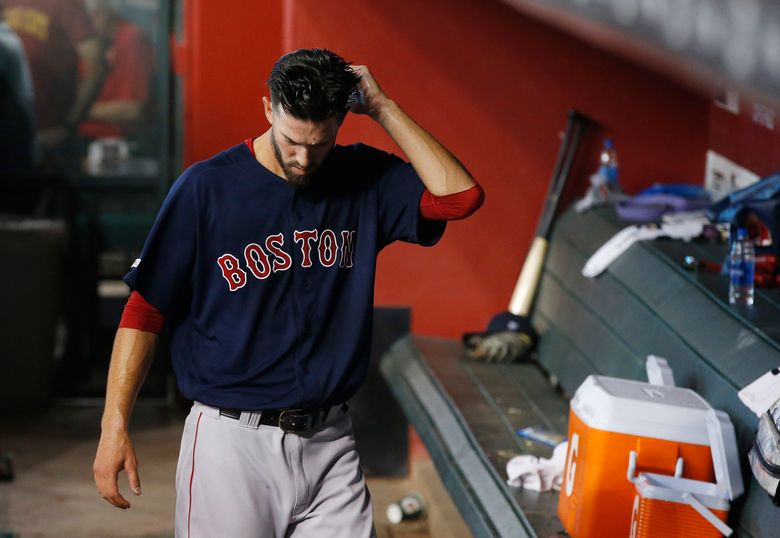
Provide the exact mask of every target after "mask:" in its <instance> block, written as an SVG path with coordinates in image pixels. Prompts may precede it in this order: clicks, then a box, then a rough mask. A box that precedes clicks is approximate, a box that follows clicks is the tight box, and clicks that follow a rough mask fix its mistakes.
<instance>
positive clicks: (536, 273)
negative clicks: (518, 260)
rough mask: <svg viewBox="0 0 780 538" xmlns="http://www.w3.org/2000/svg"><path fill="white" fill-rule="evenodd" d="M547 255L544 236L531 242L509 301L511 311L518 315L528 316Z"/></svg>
mask: <svg viewBox="0 0 780 538" xmlns="http://www.w3.org/2000/svg"><path fill="white" fill-rule="evenodd" d="M546 256H547V240H546V239H545V238H544V237H536V238H535V239H534V242H533V243H532V244H531V250H529V251H528V256H527V257H526V259H525V263H524V264H523V270H522V271H520V277H519V278H518V279H517V284H516V285H515V291H514V292H512V299H511V300H510V301H509V311H510V312H511V313H513V314H515V315H516V316H522V317H528V314H529V313H530V312H531V306H532V305H533V302H534V295H535V292H536V288H537V286H538V284H539V278H541V276H542V267H543V265H544V259H545V257H546Z"/></svg>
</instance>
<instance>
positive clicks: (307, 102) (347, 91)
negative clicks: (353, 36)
mask: <svg viewBox="0 0 780 538" xmlns="http://www.w3.org/2000/svg"><path fill="white" fill-rule="evenodd" d="M359 80H360V79H359V77H358V76H357V75H356V74H355V73H354V72H353V71H352V69H350V67H349V63H348V62H347V61H346V60H344V58H342V57H341V56H339V55H338V54H336V53H335V52H332V51H329V50H327V49H299V50H296V51H294V52H290V53H288V54H285V55H284V56H282V57H281V58H279V60H277V62H276V64H274V67H273V69H272V70H271V75H270V76H269V77H268V80H267V82H266V84H268V88H269V90H270V91H271V103H273V105H274V106H276V105H281V106H282V108H283V109H284V111H285V112H287V113H288V114H290V115H291V116H293V117H295V118H298V119H301V120H314V121H322V120H324V119H326V118H329V117H331V116H334V115H338V114H344V113H345V112H346V110H347V106H348V105H347V100H348V99H349V96H350V95H351V94H352V92H354V91H355V89H356V88H357V85H358V82H359Z"/></svg>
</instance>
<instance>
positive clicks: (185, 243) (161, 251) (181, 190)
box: [124, 168, 198, 313]
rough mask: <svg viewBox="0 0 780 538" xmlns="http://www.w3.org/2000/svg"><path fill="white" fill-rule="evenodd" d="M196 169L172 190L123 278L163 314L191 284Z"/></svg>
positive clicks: (193, 258) (196, 214)
mask: <svg viewBox="0 0 780 538" xmlns="http://www.w3.org/2000/svg"><path fill="white" fill-rule="evenodd" d="M194 170H195V169H194V168H190V169H189V170H187V171H186V172H184V174H182V175H181V176H180V177H179V179H177V180H176V182H175V183H174V184H173V186H172V187H171V190H170V191H169V192H168V195H167V196H166V198H165V200H164V201H163V204H162V206H161V207H160V211H159V213H158V214H157V219H156V220H155V222H154V224H153V225H152V229H151V231H150V232H149V235H148V236H147V238H146V242H145V243H144V247H143V250H142V251H141V255H140V257H139V258H138V259H137V260H135V262H134V263H133V267H132V268H131V269H130V272H128V273H127V274H126V275H125V276H124V281H125V282H126V283H127V285H128V286H130V288H131V289H133V290H135V291H137V292H138V293H140V294H141V295H142V296H143V297H144V298H145V299H146V300H147V301H148V302H149V303H151V304H152V305H153V306H155V307H156V308H157V309H158V310H160V311H161V312H163V313H166V312H167V311H168V309H169V308H170V307H171V305H172V304H173V302H174V301H175V299H176V297H177V296H178V295H179V294H180V293H181V292H182V291H183V290H185V289H187V288H188V287H189V286H190V285H191V283H192V274H193V266H194V262H195V253H196V244H197V241H196V239H197V226H198V224H197V223H198V212H197V209H196V207H197V206H196V201H195V199H196V193H195V188H194V185H193V184H194V183H195V176H196V174H197V172H195V171H194Z"/></svg>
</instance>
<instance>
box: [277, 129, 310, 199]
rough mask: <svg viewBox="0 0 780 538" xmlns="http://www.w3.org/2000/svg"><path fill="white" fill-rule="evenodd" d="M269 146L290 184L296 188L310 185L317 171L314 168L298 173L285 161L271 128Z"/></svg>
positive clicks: (304, 187)
mask: <svg viewBox="0 0 780 538" xmlns="http://www.w3.org/2000/svg"><path fill="white" fill-rule="evenodd" d="M271 146H272V147H273V148H274V156H275V157H276V162H278V163H279V166H281V167H282V172H284V176H285V177H286V178H287V181H288V182H289V183H290V185H292V186H293V187H295V188H296V189H306V188H308V187H311V185H312V184H313V183H314V180H315V178H316V177H317V171H316V170H315V171H313V172H311V173H309V174H298V173H296V172H295V171H294V170H293V168H292V167H291V166H290V165H288V164H287V163H285V162H284V159H283V158H282V151H281V150H280V149H279V144H277V143H276V136H275V134H274V130H273V128H271Z"/></svg>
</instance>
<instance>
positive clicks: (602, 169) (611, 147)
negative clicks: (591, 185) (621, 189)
mask: <svg viewBox="0 0 780 538" xmlns="http://www.w3.org/2000/svg"><path fill="white" fill-rule="evenodd" d="M599 163H601V164H600V166H599V173H601V174H603V175H604V177H605V178H607V182H608V183H609V185H610V188H614V187H617V186H618V158H617V151H615V144H614V143H613V142H612V139H611V138H607V139H605V140H604V147H603V148H602V149H601V154H600V155H599Z"/></svg>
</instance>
